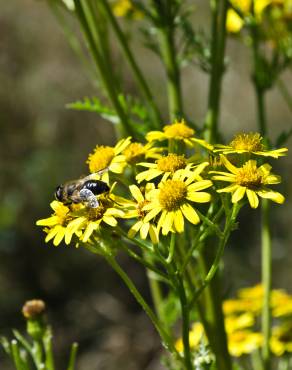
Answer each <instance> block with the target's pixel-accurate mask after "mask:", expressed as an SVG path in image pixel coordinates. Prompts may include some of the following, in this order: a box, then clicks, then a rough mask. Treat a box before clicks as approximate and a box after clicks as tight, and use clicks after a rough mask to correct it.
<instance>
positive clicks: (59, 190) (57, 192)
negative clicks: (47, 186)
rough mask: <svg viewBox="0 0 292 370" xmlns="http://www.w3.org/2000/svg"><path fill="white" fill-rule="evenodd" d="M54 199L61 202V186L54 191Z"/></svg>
mask: <svg viewBox="0 0 292 370" xmlns="http://www.w3.org/2000/svg"><path fill="white" fill-rule="evenodd" d="M55 198H56V199H57V200H58V201H60V202H61V201H62V199H63V186H62V185H60V186H58V187H57V188H56V191H55Z"/></svg>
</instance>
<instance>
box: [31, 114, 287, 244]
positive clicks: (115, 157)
mask: <svg viewBox="0 0 292 370" xmlns="http://www.w3.org/2000/svg"><path fill="white" fill-rule="evenodd" d="M146 140H147V143H146V144H142V143H139V142H134V141H132V139H131V138H130V137H128V138H126V139H122V140H120V141H119V142H118V143H117V144H116V145H115V146H113V147H112V146H103V145H102V146H99V145H98V146H96V147H95V149H94V150H93V152H92V153H91V154H90V155H89V157H88V159H87V164H88V167H89V172H91V175H90V176H91V177H90V179H91V178H92V176H93V177H94V176H96V177H94V178H96V180H94V181H96V182H97V184H96V183H94V184H93V185H94V186H97V188H99V184H100V183H101V184H105V183H106V184H107V185H106V186H103V187H102V189H103V190H100V191H97V192H95V193H94V194H92V193H91V192H90V189H92V188H91V187H88V186H89V185H90V184H89V185H88V181H85V180H82V179H80V180H77V181H75V182H74V181H73V182H72V181H71V182H70V183H69V185H67V186H66V184H65V185H63V186H62V189H63V190H62V191H63V193H64V194H63V195H62V197H61V198H60V197H59V198H58V197H57V199H58V200H55V201H53V202H52V203H51V207H52V209H53V211H54V213H53V215H52V216H51V217H49V218H46V219H42V220H39V221H38V222H37V225H39V226H44V227H45V228H44V231H45V232H46V233H47V237H46V242H47V241H49V240H53V243H54V245H58V244H60V243H61V241H62V240H64V241H65V243H66V244H70V243H71V240H72V238H73V239H74V241H75V242H83V243H87V242H90V241H91V240H92V239H94V237H95V236H96V237H99V238H100V237H101V235H102V236H104V235H106V233H107V231H106V230H109V228H116V230H121V229H122V230H125V229H126V230H127V231H126V232H127V235H128V237H129V238H131V239H134V238H137V237H140V239H142V240H146V239H147V238H149V239H150V240H151V242H152V243H153V244H157V243H158V242H159V239H160V238H164V237H167V236H168V235H170V234H171V233H183V232H184V231H185V230H186V228H188V227H191V226H192V225H193V226H195V225H198V224H199V223H200V222H201V220H202V219H205V216H204V213H205V212H206V209H207V207H206V204H208V203H209V204H210V202H212V203H213V204H214V205H215V204H217V203H218V202H220V201H222V197H223V198H224V199H226V200H228V199H230V200H231V202H229V204H230V207H231V206H232V203H238V202H242V203H244V201H245V200H248V202H249V204H250V206H251V207H252V208H257V207H258V204H259V197H260V198H266V199H270V200H272V201H274V202H276V203H283V201H284V197H283V196H282V195H281V194H280V193H278V192H276V191H274V190H272V189H271V188H270V187H269V186H270V185H274V184H278V183H280V181H281V179H280V177H279V176H277V175H274V174H273V173H272V172H271V166H270V165H269V164H267V163H265V164H260V163H259V160H260V158H261V157H264V158H267V157H272V158H278V157H280V156H283V155H285V153H286V151H287V149H285V148H282V149H275V150H268V149H267V148H266V147H265V145H264V144H263V143H262V138H261V137H260V135H259V134H257V133H249V134H239V135H236V137H235V138H234V139H233V140H232V141H231V142H230V144H229V145H222V144H218V145H214V146H213V145H211V144H210V143H207V142H206V141H204V140H203V139H200V138H199V137H197V135H196V133H195V131H194V129H193V128H192V127H190V126H188V125H187V124H186V122H185V121H184V120H181V121H175V122H174V123H172V124H169V125H166V126H164V127H163V130H162V131H152V132H149V133H148V135H147V136H146ZM87 178H88V177H86V178H85V179H87ZM224 182H225V183H229V185H228V186H225V185H224ZM85 184H86V186H87V188H86V189H85V193H86V194H87V193H90V194H91V195H92V196H93V197H95V198H96V199H94V200H95V202H93V203H92V202H91V203H90V202H86V198H84V194H81V192H82V191H83V192H84V187H85ZM91 185H92V184H91ZM93 185H92V186H93ZM225 193H227V194H225ZM228 193H230V194H231V197H230V195H229V194H228ZM219 194H220V196H219ZM245 195H246V197H245ZM82 196H83V198H82ZM60 199H64V200H62V201H60ZM216 202H217V203H216ZM92 204H94V206H92ZM117 226H121V228H120V227H117ZM116 230H115V231H116ZM112 231H113V229H112ZM112 231H111V232H112ZM118 233H119V232H118Z"/></svg>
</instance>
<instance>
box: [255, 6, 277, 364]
mask: <svg viewBox="0 0 292 370" xmlns="http://www.w3.org/2000/svg"><path fill="white" fill-rule="evenodd" d="M253 10H254V2H253ZM251 36H252V41H253V58H254V61H253V63H254V67H253V68H254V71H253V76H254V78H253V81H254V88H255V93H256V98H257V115H258V127H259V130H260V133H261V135H262V136H263V138H264V139H265V140H266V141H267V139H268V127H267V121H266V110H265V100H264V98H265V91H266V90H265V89H264V88H263V86H261V81H260V78H259V75H260V72H261V64H262V62H261V55H260V49H259V35H258V29H257V26H256V25H254V26H253V27H252V29H251ZM261 219H262V221H261V249H262V284H263V289H264V297H263V300H264V301H263V308H262V333H263V337H264V341H263V346H262V358H263V364H264V369H265V370H270V368H271V358H270V357H271V353H270V344H269V343H270V336H271V310H270V296H271V284H272V256H271V254H272V242H271V232H270V218H269V203H268V200H266V199H263V200H262V206H261Z"/></svg>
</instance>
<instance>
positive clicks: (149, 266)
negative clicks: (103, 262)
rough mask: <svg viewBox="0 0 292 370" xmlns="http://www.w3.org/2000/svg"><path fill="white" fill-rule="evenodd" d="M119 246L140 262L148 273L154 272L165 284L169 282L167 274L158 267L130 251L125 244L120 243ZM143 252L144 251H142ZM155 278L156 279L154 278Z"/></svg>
mask: <svg viewBox="0 0 292 370" xmlns="http://www.w3.org/2000/svg"><path fill="white" fill-rule="evenodd" d="M121 248H122V249H123V250H124V251H125V252H126V253H127V254H128V255H129V256H130V257H132V258H134V259H135V260H136V261H137V262H139V263H141V265H143V266H144V267H145V268H146V269H147V270H149V273H150V272H151V273H152V274H153V273H154V274H156V275H157V276H159V279H161V280H162V281H164V282H165V283H166V284H169V282H168V280H167V275H166V274H165V273H164V272H162V271H161V270H160V269H158V268H157V267H156V266H155V265H154V264H153V263H150V262H149V261H148V260H147V259H145V258H142V257H141V256H139V255H138V254H137V253H135V252H134V251H132V250H131V249H130V248H129V247H128V246H127V245H125V244H121ZM144 253H145V251H144ZM156 280H157V279H156Z"/></svg>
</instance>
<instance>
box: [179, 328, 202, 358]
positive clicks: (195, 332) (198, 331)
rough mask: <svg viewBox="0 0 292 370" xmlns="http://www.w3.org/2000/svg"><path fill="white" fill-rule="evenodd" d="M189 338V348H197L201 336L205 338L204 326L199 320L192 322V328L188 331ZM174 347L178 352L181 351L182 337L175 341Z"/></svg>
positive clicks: (182, 348)
mask: <svg viewBox="0 0 292 370" xmlns="http://www.w3.org/2000/svg"><path fill="white" fill-rule="evenodd" d="M189 338H190V339H189V340H190V347H191V348H197V347H198V346H199V344H200V343H201V341H202V340H203V338H204V339H205V340H206V338H205V333H204V327H203V325H202V324H201V323H200V322H196V323H194V324H193V327H192V330H191V331H190V333H189ZM175 348H176V349H177V351H178V352H180V353H183V350H184V345H183V341H182V338H179V339H178V340H177V341H176V343H175Z"/></svg>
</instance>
